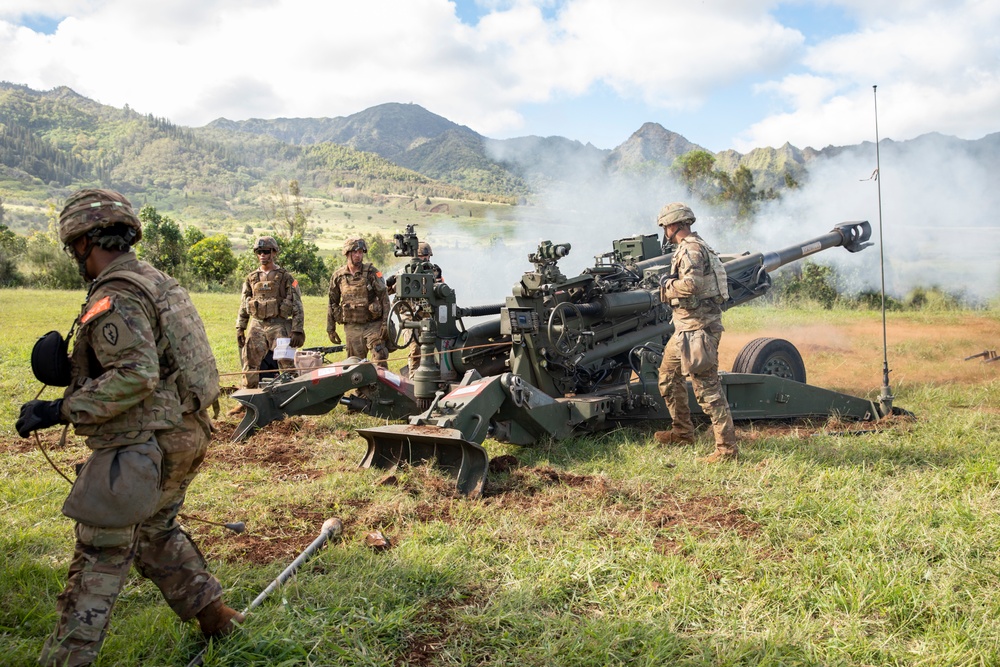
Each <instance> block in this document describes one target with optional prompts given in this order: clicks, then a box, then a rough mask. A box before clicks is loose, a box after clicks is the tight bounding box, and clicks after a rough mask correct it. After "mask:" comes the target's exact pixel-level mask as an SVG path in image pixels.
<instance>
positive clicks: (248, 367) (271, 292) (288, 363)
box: [230, 236, 306, 414]
mask: <svg viewBox="0 0 1000 667" xmlns="http://www.w3.org/2000/svg"><path fill="white" fill-rule="evenodd" d="M253 251H254V253H255V254H256V255H257V258H258V260H259V261H260V268H259V269H255V270H254V271H252V272H251V273H250V274H249V275H248V276H247V278H246V280H245V281H244V282H243V292H242V298H241V300H240V311H239V314H238V315H237V316H236V344H237V345H239V346H240V350H241V351H242V357H243V386H244V387H246V388H248V389H254V388H256V387H257V385H258V383H259V381H260V374H259V373H257V372H255V371H259V370H260V364H261V362H262V361H263V360H264V357H265V356H267V352H268V350H273V349H274V346H275V344H276V342H277V339H279V338H290V339H291V342H290V343H289V345H290V346H291V347H296V348H298V347H302V345H303V343H305V342H306V335H305V333H304V332H305V326H304V325H305V312H304V310H303V308H302V295H301V294H299V283H298V281H297V280H295V278H293V277H292V274H290V273H289V272H288V271H286V270H285V269H283V268H281V267H280V266H278V265H277V263H276V261H277V258H278V242H277V241H275V240H274V238H273V237H271V236H262V237H260V238H259V239H257V243H256V244H255V245H254V249H253ZM248 324H249V327H248ZM277 361H278V368H281V369H285V368H293V367H294V366H295V361H294V360H292V359H278V360H277ZM244 409H245V408H244V406H243V405H242V404H240V405H237V406H236V407H235V408H233V409H232V410H230V414H238V413H240V412H242V411H243V410H244Z"/></svg>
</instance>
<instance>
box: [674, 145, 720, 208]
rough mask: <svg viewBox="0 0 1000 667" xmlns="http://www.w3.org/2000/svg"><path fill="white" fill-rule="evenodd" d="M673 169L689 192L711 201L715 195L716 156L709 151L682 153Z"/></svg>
mask: <svg viewBox="0 0 1000 667" xmlns="http://www.w3.org/2000/svg"><path fill="white" fill-rule="evenodd" d="M671 170H672V171H673V172H674V173H675V174H677V176H678V177H679V178H680V179H681V182H682V183H683V184H684V187H685V188H687V191H688V194H690V195H697V196H699V197H701V198H702V199H705V200H709V201H711V199H712V198H713V197H714V196H715V191H716V188H717V186H716V179H717V172H716V171H715V156H714V155H712V154H711V153H709V152H708V151H703V150H697V151H690V152H687V153H685V154H684V155H681V156H680V157H678V158H677V159H676V160H674V164H673V165H672V166H671Z"/></svg>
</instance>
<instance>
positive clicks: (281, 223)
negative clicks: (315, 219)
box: [261, 178, 313, 238]
mask: <svg viewBox="0 0 1000 667" xmlns="http://www.w3.org/2000/svg"><path fill="white" fill-rule="evenodd" d="M261 204H262V206H263V208H264V217H265V218H267V220H268V221H269V222H270V223H271V226H272V227H274V228H279V227H280V228H283V229H287V230H288V236H289V238H292V237H296V236H305V233H306V231H307V230H308V228H309V216H311V215H312V212H313V210H312V207H311V206H309V205H308V204H307V203H306V202H305V200H304V199H303V198H302V190H301V188H300V187H299V182H298V181H297V180H294V179H292V180H291V181H288V184H287V185H285V183H284V182H283V181H282V179H280V178H275V179H274V181H273V182H272V183H271V187H270V190H269V192H268V195H267V196H266V197H265V198H264V199H263V201H262V202H261Z"/></svg>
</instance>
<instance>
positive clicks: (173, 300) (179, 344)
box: [94, 271, 219, 414]
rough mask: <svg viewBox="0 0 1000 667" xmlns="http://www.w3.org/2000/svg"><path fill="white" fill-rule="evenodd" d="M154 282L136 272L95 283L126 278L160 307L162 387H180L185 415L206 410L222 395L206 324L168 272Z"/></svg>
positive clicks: (119, 274) (155, 306)
mask: <svg viewBox="0 0 1000 667" xmlns="http://www.w3.org/2000/svg"><path fill="white" fill-rule="evenodd" d="M161 275H163V276H164V278H166V279H165V280H163V281H161V282H159V283H154V282H153V281H152V280H151V279H150V278H147V277H146V276H143V275H140V274H138V273H134V272H132V271H120V272H113V273H111V274H109V275H108V276H107V277H105V278H103V279H101V280H100V281H98V283H95V285H94V288H95V289H96V287H97V285H98V284H100V283H104V282H108V281H111V280H124V281H126V282H129V283H131V284H133V285H135V286H136V287H138V288H139V289H141V290H142V291H143V292H144V293H145V294H146V296H147V297H148V298H149V300H150V302H151V303H152V304H153V306H154V308H155V309H156V314H157V319H158V322H159V325H160V336H159V338H158V339H157V341H156V351H157V356H158V357H159V359H160V388H163V389H167V390H169V389H171V388H173V389H176V392H177V397H178V398H179V399H180V403H181V408H182V411H183V414H190V413H192V412H198V411H199V410H205V409H207V408H208V407H209V406H210V405H212V404H213V403H215V401H216V400H217V399H218V398H219V370H218V368H217V366H216V364H215V355H213V354H212V347H211V345H209V342H208V334H207V333H206V332H205V324H204V322H202V319H201V316H199V315H198V311H197V309H195V307H194V304H193V303H192V302H191V297H190V295H188V293H187V290H185V289H184V288H183V287H181V286H180V285H179V284H178V283H177V281H176V280H175V279H173V278H171V277H169V276H167V275H166V274H161Z"/></svg>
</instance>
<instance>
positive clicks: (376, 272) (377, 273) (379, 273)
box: [375, 269, 382, 278]
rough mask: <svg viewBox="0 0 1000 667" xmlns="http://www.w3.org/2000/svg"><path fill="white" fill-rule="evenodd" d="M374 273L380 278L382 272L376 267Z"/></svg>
mask: <svg viewBox="0 0 1000 667" xmlns="http://www.w3.org/2000/svg"><path fill="white" fill-rule="evenodd" d="M375 275H376V276H378V277H379V278H381V277H382V272H381V271H379V270H378V269H376V270H375Z"/></svg>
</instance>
